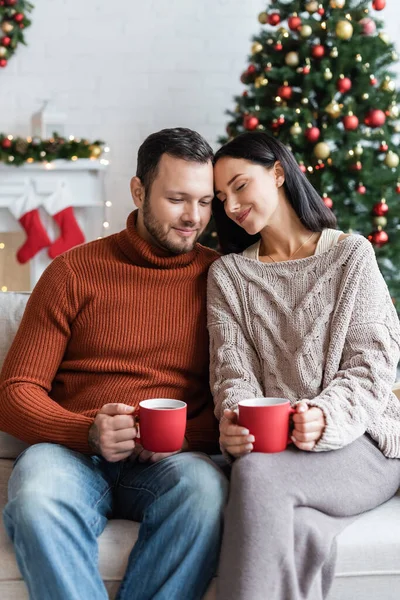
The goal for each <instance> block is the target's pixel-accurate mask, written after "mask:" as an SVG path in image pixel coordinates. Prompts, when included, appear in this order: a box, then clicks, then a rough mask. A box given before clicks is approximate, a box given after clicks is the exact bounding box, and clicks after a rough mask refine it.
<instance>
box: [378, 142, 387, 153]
mask: <svg viewBox="0 0 400 600" xmlns="http://www.w3.org/2000/svg"><path fill="white" fill-rule="evenodd" d="M388 150H389V146H388V145H387V143H386V142H382V143H381V145H380V146H379V152H387V151H388Z"/></svg>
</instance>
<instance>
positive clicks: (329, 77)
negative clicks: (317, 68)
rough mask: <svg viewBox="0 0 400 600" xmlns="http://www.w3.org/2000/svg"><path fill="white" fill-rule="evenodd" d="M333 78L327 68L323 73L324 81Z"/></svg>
mask: <svg viewBox="0 0 400 600" xmlns="http://www.w3.org/2000/svg"><path fill="white" fill-rule="evenodd" d="M332 77H333V74H332V71H331V70H330V69H328V68H326V69H325V71H324V79H325V81H330V80H331V79H332Z"/></svg>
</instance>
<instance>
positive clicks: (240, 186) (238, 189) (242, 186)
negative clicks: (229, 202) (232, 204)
mask: <svg viewBox="0 0 400 600" xmlns="http://www.w3.org/2000/svg"><path fill="white" fill-rule="evenodd" d="M245 186H246V184H245V183H242V184H241V185H239V187H237V188H236V190H235V192H240V190H242V189H243V188H244V187H245Z"/></svg>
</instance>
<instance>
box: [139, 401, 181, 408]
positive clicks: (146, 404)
mask: <svg viewBox="0 0 400 600" xmlns="http://www.w3.org/2000/svg"><path fill="white" fill-rule="evenodd" d="M160 405H161V406H160ZM139 406H140V407H141V408H146V409H148V410H165V409H169V410H171V409H172V410H182V409H183V408H185V407H186V402H183V400H175V399H174V398H148V399H147V400H142V401H141V402H139Z"/></svg>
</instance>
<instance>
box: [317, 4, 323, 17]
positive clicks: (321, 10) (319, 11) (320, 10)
mask: <svg viewBox="0 0 400 600" xmlns="http://www.w3.org/2000/svg"><path fill="white" fill-rule="evenodd" d="M317 13H318V14H319V15H321V17H323V16H324V14H325V9H324V7H323V6H320V7H319V9H318V10H317Z"/></svg>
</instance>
